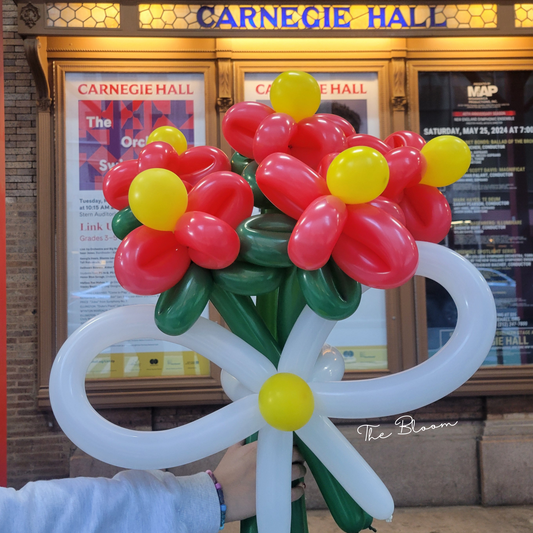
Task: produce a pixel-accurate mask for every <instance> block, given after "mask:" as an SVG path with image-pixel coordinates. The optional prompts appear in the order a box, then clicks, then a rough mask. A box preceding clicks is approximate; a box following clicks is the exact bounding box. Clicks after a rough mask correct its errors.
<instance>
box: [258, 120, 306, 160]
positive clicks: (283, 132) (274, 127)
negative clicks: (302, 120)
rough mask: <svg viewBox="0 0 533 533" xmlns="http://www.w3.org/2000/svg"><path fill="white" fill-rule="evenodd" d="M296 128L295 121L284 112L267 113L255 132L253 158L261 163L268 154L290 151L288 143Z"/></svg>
mask: <svg viewBox="0 0 533 533" xmlns="http://www.w3.org/2000/svg"><path fill="white" fill-rule="evenodd" d="M297 129H298V125H297V124H296V121H295V120H294V119H293V118H292V117H291V116H290V115H287V114H286V113H273V114H272V115H268V116H267V117H266V118H265V119H264V120H263V122H261V124H260V125H259V127H258V128H257V131H256V132H255V138H254V145H253V150H254V159H255V160H256V161H257V162H258V163H261V161H263V159H265V157H267V156H269V155H270V154H274V153H276V152H281V153H284V154H288V153H290V148H289V145H290V144H291V139H292V137H293V135H294V134H295V133H296V131H297Z"/></svg>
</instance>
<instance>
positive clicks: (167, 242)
mask: <svg viewBox="0 0 533 533" xmlns="http://www.w3.org/2000/svg"><path fill="white" fill-rule="evenodd" d="M190 262H191V260H190V258H189V255H188V253H187V248H186V247H185V246H183V245H180V244H178V243H177V242H176V239H175V238H174V235H173V234H172V232H171V231H157V230H154V229H151V228H147V227H146V226H140V227H139V228H137V229H134V230H133V231H132V232H131V233H129V234H128V235H127V236H126V237H125V238H124V240H123V241H122V242H121V243H120V245H119V247H118V249H117V252H116V255H115V274H116V276H117V280H118V282H119V283H120V285H122V287H124V289H126V290H127V291H130V292H132V293H133V294H140V295H149V294H158V293H160V292H164V291H166V290H168V289H170V287H173V286H174V285H175V284H176V283H178V281H179V280H180V279H181V278H182V277H183V275H184V274H185V272H186V271H187V268H189V264H190Z"/></svg>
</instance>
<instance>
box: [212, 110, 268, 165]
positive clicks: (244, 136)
mask: <svg viewBox="0 0 533 533" xmlns="http://www.w3.org/2000/svg"><path fill="white" fill-rule="evenodd" d="M272 113H274V110H273V109H272V108H271V107H268V106H267V105H265V104H260V103H259V102H240V103H238V104H235V105H234V106H231V107H230V108H229V110H228V112H227V113H226V114H225V116H224V120H223V121H222V133H223V135H224V137H225V139H226V141H228V143H229V145H230V146H231V147H232V148H233V149H234V150H235V151H236V152H238V153H239V154H241V155H243V156H244V157H248V158H250V159H251V158H253V157H254V150H253V144H254V138H255V132H256V131H257V128H258V127H259V124H261V122H263V120H264V119H265V118H266V117H267V116H268V115H271V114H272Z"/></svg>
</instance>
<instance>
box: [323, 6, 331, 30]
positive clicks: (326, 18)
mask: <svg viewBox="0 0 533 533" xmlns="http://www.w3.org/2000/svg"><path fill="white" fill-rule="evenodd" d="M330 9H331V8H330V7H329V6H325V7H324V28H331V24H330V22H329V10H330Z"/></svg>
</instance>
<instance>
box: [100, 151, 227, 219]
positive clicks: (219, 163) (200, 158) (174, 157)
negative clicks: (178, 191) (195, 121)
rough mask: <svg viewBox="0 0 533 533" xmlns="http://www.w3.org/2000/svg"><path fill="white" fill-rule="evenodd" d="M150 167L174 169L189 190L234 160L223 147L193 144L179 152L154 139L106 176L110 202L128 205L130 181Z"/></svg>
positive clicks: (113, 205) (111, 203) (119, 205)
mask: <svg viewBox="0 0 533 533" xmlns="http://www.w3.org/2000/svg"><path fill="white" fill-rule="evenodd" d="M150 168H165V169H167V170H170V171H171V172H174V174H176V175H177V176H178V177H179V178H180V179H181V180H182V181H183V183H184V184H185V187H187V190H190V189H191V188H192V187H193V186H194V185H196V184H197V183H198V182H199V181H200V180H201V179H202V178H204V177H205V176H208V175H209V174H211V173H213V172H218V171H223V170H231V163H230V160H229V159H228V156H227V155H226V154H225V153H224V152H223V151H222V150H220V148H215V147H213V146H194V147H193V148H189V149H188V150H185V152H183V153H182V154H181V155H178V152H176V150H174V148H173V147H172V146H171V145H170V144H168V143H166V142H162V141H155V142H151V143H150V144H148V145H147V146H146V148H144V149H143V150H142V151H141V153H140V154H139V158H138V159H132V160H130V161H124V162H122V163H118V164H117V165H115V166H114V167H113V168H112V169H111V170H110V171H109V172H108V173H107V174H106V175H105V177H104V181H103V184H102V190H103V193H104V197H105V199H106V200H107V203H108V204H109V205H110V206H111V207H114V208H115V209H118V210H119V211H120V210H121V209H124V208H125V207H128V191H129V189H130V185H131V182H132V181H133V180H134V178H135V176H137V174H139V173H140V172H142V171H144V170H148V169H150Z"/></svg>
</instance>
